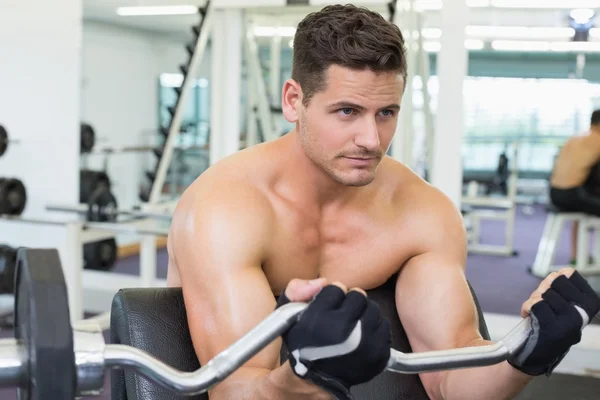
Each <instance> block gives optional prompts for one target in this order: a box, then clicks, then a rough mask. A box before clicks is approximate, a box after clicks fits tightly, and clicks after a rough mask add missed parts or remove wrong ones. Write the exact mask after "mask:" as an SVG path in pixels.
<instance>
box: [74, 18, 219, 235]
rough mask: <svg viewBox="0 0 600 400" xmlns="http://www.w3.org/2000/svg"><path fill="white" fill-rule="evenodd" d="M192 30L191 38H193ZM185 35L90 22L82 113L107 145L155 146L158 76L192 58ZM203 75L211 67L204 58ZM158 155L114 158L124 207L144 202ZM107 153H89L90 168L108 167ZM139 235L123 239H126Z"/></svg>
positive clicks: (112, 171)
mask: <svg viewBox="0 0 600 400" xmlns="http://www.w3.org/2000/svg"><path fill="white" fill-rule="evenodd" d="M192 38H193V37H192V34H191V31H190V35H189V39H188V40H190V41H191V40H192ZM185 43H186V39H185V38H181V39H179V38H173V37H165V36H159V35H157V34H154V33H150V32H144V31H140V30H132V29H126V28H122V27H117V26H114V25H107V24H102V23H98V22H88V21H86V22H85V23H84V30H83V53H82V54H83V82H82V96H81V118H82V120H83V121H86V122H89V123H91V124H92V126H93V127H94V128H95V130H96V136H97V137H98V138H100V137H101V138H103V139H104V140H105V141H102V142H97V146H96V147H97V148H100V147H105V146H111V147H112V146H115V147H119V146H136V145H153V144H154V143H155V140H156V134H155V133H156V129H157V126H158V114H157V113H158V77H159V75H160V74H161V73H164V72H170V73H179V65H180V64H182V63H184V62H187V60H188V54H187V52H186V50H185ZM203 60H204V61H203V63H202V65H201V67H200V68H199V71H198V74H202V75H204V76H205V75H206V74H207V73H209V71H210V62H209V60H208V56H206V57H204V59H203ZM155 161H156V158H155V157H154V155H152V154H135V153H126V154H120V155H113V156H111V157H110V158H109V164H108V165H109V168H108V174H109V176H110V177H111V179H112V181H113V184H114V188H113V193H114V194H115V196H116V197H117V201H118V202H119V207H120V208H131V207H132V206H134V205H136V204H139V203H140V200H139V197H138V189H139V184H140V182H144V183H146V178H145V177H144V176H143V174H144V171H145V170H146V169H147V168H149V167H150V166H151V165H152V166H153V165H154V164H155ZM103 162H104V157H103V156H100V155H93V156H88V157H87V167H88V168H92V169H102V168H103ZM131 239H133V240H136V238H131V237H124V238H122V239H121V238H120V239H119V243H120V244H122V243H124V242H127V241H131Z"/></svg>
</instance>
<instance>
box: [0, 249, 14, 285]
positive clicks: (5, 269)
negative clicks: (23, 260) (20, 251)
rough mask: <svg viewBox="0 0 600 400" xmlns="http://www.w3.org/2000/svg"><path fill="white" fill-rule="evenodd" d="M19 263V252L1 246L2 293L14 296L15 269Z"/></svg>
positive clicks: (0, 276)
mask: <svg viewBox="0 0 600 400" xmlns="http://www.w3.org/2000/svg"><path fill="white" fill-rule="evenodd" d="M16 263H17V250H16V249H14V248H12V247H10V246H7V245H0V293H1V294H13V293H14V292H15V267H16Z"/></svg>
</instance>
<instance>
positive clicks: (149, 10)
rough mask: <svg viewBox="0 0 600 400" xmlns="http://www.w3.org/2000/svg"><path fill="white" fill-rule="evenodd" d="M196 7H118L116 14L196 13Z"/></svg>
mask: <svg viewBox="0 0 600 400" xmlns="http://www.w3.org/2000/svg"><path fill="white" fill-rule="evenodd" d="M197 13H198V7H197V6H192V5H181V6H153V7H149V6H148V7H146V6H140V7H119V8H117V15H120V16H147V15H190V14H197Z"/></svg>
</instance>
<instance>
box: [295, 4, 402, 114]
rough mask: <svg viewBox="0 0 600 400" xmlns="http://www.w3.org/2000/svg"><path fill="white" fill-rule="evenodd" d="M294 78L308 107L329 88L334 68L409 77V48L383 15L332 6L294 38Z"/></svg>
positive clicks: (302, 24) (311, 17)
mask: <svg viewBox="0 0 600 400" xmlns="http://www.w3.org/2000/svg"><path fill="white" fill-rule="evenodd" d="M293 46H294V48H293V54H294V55H293V64H292V79H294V80H295V81H297V82H298V83H299V84H300V86H301V87H302V92H303V94H304V98H303V103H304V104H305V105H307V104H308V102H309V101H310V99H311V97H312V96H313V95H314V94H315V93H316V92H318V91H320V90H323V89H324V88H325V85H326V82H325V80H326V79H325V78H326V76H325V74H326V72H327V69H328V68H329V67H330V66H331V65H339V66H342V67H346V68H350V69H357V70H363V69H367V68H368V69H371V70H372V71H374V72H397V73H399V74H402V76H403V77H404V78H406V69H407V65H406V49H405V47H404V38H403V36H402V33H401V32H400V28H398V26H397V25H396V24H394V23H392V22H389V21H387V20H386V19H385V18H384V17H383V16H382V15H381V14H379V13H376V12H374V11H370V10H368V9H366V8H363V7H357V6H354V5H350V4H348V5H331V6H326V7H325V8H323V9H322V10H321V11H318V12H313V13H310V14H308V15H307V16H306V17H305V18H304V19H303V20H302V21H301V22H300V23H299V24H298V28H297V30H296V34H295V36H294V44H293Z"/></svg>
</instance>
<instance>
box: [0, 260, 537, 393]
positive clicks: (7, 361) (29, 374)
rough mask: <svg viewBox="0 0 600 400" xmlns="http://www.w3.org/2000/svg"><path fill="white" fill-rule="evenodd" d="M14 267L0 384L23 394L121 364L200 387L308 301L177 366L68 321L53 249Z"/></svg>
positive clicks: (400, 358) (421, 367) (93, 379)
mask: <svg viewBox="0 0 600 400" xmlns="http://www.w3.org/2000/svg"><path fill="white" fill-rule="evenodd" d="M15 274H16V276H15V312H14V314H15V338H14V339H2V340H0V386H3V387H11V386H12V387H17V395H18V398H19V399H21V400H41V399H53V400H73V399H74V398H75V397H76V396H92V395H99V394H100V393H101V390H102V388H103V385H104V372H105V370H106V369H109V368H125V367H127V368H129V369H133V370H134V371H135V372H137V373H139V374H141V375H144V376H145V377H147V378H148V379H150V380H151V381H153V382H155V383H157V384H159V385H161V386H163V387H165V388H167V389H169V390H171V391H172V392H173V393H178V394H183V395H193V394H200V393H205V392H207V391H208V390H209V389H210V388H211V387H213V386H214V385H216V384H217V383H219V382H221V381H222V380H224V379H225V378H227V377H228V376H229V375H231V374H232V373H233V372H234V371H235V370H237V369H238V368H239V367H241V366H242V365H244V364H245V363H246V362H247V361H248V360H249V359H251V358H252V357H253V356H255V355H256V354H257V353H258V352H260V351H261V350H262V349H263V348H264V347H265V346H267V345H268V344H269V343H271V342H272V341H273V340H275V339H276V338H278V337H279V336H281V335H282V334H283V333H284V332H286V331H287V330H288V329H289V328H290V327H291V326H293V325H294V323H295V322H296V321H297V320H298V318H299V316H300V314H301V313H302V311H304V310H305V309H306V307H308V304H306V303H289V304H286V305H285V306H283V307H280V308H278V309H277V310H275V311H274V312H272V313H271V314H270V315H269V316H267V318H265V319H264V320H263V321H262V322H261V323H259V324H258V325H257V326H256V327H254V328H253V329H251V330H250V331H249V332H248V333H247V334H246V335H244V336H243V337H242V338H240V339H239V340H238V341H236V342H235V343H233V344H232V345H231V346H230V347H228V348H227V349H225V350H224V351H223V352H221V353H219V354H218V355H216V356H215V357H214V358H213V359H212V360H211V361H210V362H208V363H207V364H206V365H204V366H202V367H201V368H200V369H198V370H196V371H194V372H183V371H179V370H176V369H174V368H173V367H171V366H169V365H167V364H165V363H163V362H162V361H160V360H158V359H156V358H155V357H153V356H151V355H149V354H148V353H146V352H144V351H141V350H139V349H136V348H134V347H131V346H126V345H118V344H106V343H105V342H104V337H103V335H102V331H101V329H100V327H99V326H98V325H97V324H94V323H92V322H91V321H87V322H86V321H83V322H81V323H77V324H75V326H74V327H72V326H71V324H70V315H69V306H68V295H67V287H66V283H65V280H64V275H63V270H62V266H61V262H60V258H59V255H58V251H57V250H55V249H25V248H22V249H19V250H18V253H17V266H16V271H15ZM49 299H51V300H52V301H48V300H49ZM530 333H531V318H529V317H528V318H525V319H523V320H522V321H521V322H520V323H519V324H518V325H517V326H516V327H515V328H514V329H513V330H512V331H511V332H510V333H509V334H508V335H507V336H505V337H504V338H503V339H502V340H501V341H499V342H497V343H495V344H493V345H488V346H479V347H467V348H461V349H454V350H443V351H430V352H422V353H411V354H405V353H401V352H399V351H397V350H394V349H390V352H391V357H390V360H389V362H388V365H387V370H388V371H393V372H399V373H408V374H416V373H422V372H430V371H439V370H444V369H455V368H467V367H468V368H472V367H479V366H487V365H493V364H498V363H500V362H502V361H505V360H506V359H507V358H508V357H509V355H510V354H511V353H513V352H515V351H517V350H518V349H520V348H521V347H522V346H523V344H524V343H525V341H526V340H527V338H528V336H529V335H530Z"/></svg>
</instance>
